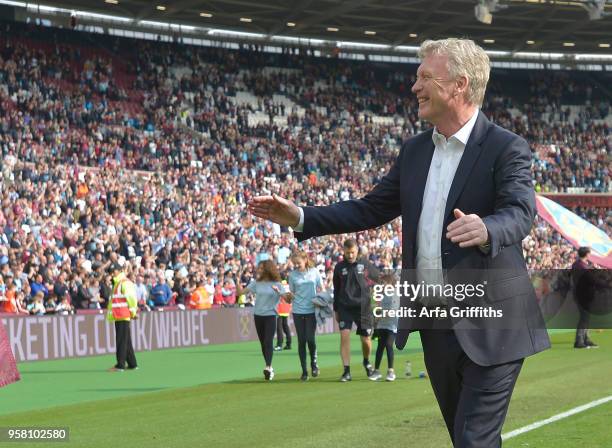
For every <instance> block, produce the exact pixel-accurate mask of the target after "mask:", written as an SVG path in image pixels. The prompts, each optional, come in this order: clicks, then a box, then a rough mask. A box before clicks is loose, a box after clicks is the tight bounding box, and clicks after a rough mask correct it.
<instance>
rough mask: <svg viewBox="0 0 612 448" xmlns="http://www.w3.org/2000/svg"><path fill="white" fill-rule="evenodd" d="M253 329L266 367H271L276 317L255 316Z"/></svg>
mask: <svg viewBox="0 0 612 448" xmlns="http://www.w3.org/2000/svg"><path fill="white" fill-rule="evenodd" d="M255 329H256V330H257V337H258V338H259V343H260V344H261V353H262V354H263V357H264V360H265V361H266V366H271V365H272V354H273V353H274V333H275V332H276V316H258V315H255Z"/></svg>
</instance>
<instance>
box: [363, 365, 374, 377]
mask: <svg viewBox="0 0 612 448" xmlns="http://www.w3.org/2000/svg"><path fill="white" fill-rule="evenodd" d="M363 368H364V369H365V371H366V375H367V376H368V377H370V376H371V375H372V374H373V373H374V367H372V364H370V363H367V364H364V365H363Z"/></svg>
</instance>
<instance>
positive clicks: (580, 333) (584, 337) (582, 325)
mask: <svg viewBox="0 0 612 448" xmlns="http://www.w3.org/2000/svg"><path fill="white" fill-rule="evenodd" d="M576 306H577V308H578V312H579V313H580V319H579V320H578V325H577V326H576V339H575V341H574V344H576V345H585V344H586V343H587V341H588V340H589V322H590V320H591V315H590V314H589V313H588V311H586V310H585V309H584V308H582V307H581V306H580V305H579V304H576Z"/></svg>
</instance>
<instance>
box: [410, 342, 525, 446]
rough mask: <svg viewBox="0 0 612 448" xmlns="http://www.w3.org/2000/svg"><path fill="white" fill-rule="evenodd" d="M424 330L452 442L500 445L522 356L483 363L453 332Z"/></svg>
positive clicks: (435, 387) (427, 359) (429, 367)
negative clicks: (513, 359)
mask: <svg viewBox="0 0 612 448" xmlns="http://www.w3.org/2000/svg"><path fill="white" fill-rule="evenodd" d="M473 331H478V330H473ZM420 333H421V342H422V344H423V353H424V357H425V365H426V367H427V372H428V374H429V377H430V378H431V385H432V387H433V390H434V394H435V395H436V399H437V400H438V405H439V406H440V410H441V411H442V416H443V417H444V422H445V423H446V427H447V429H448V432H449V434H450V437H451V439H452V441H453V446H454V447H455V448H495V447H501V431H502V426H503V424H504V420H505V418H506V413H507V411H508V405H509V404H510V398H511V396H512V391H513V389H514V385H515V383H516V380H517V378H518V375H519V372H520V371H521V367H522V365H523V359H519V360H516V361H512V362H509V363H505V364H499V365H493V366H481V365H478V364H476V363H474V362H473V361H472V360H471V359H470V358H469V357H468V356H467V355H466V354H465V352H464V351H463V349H462V348H461V345H460V344H459V341H458V340H457V337H456V336H455V332H454V331H453V330H421V331H420Z"/></svg>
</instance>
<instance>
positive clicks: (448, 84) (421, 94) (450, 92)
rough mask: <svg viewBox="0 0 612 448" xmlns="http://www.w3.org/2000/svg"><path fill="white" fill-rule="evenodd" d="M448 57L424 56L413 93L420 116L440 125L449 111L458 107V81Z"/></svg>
mask: <svg viewBox="0 0 612 448" xmlns="http://www.w3.org/2000/svg"><path fill="white" fill-rule="evenodd" d="M447 63H448V57H447V56H445V55H438V54H431V55H429V56H426V57H425V58H423V61H422V62H421V65H420V66H419V68H418V70H417V81H416V82H415V83H414V85H413V86H412V93H414V94H415V95H416V97H417V100H418V103H419V118H420V119H421V120H427V121H429V122H430V123H432V124H434V125H435V126H438V124H439V123H441V122H442V121H444V120H445V119H446V118H447V116H448V115H449V112H450V111H451V110H452V109H453V108H455V107H457V104H458V97H459V96H460V95H458V91H457V85H456V82H455V81H454V80H453V79H451V77H450V74H449V72H448V65H447Z"/></svg>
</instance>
